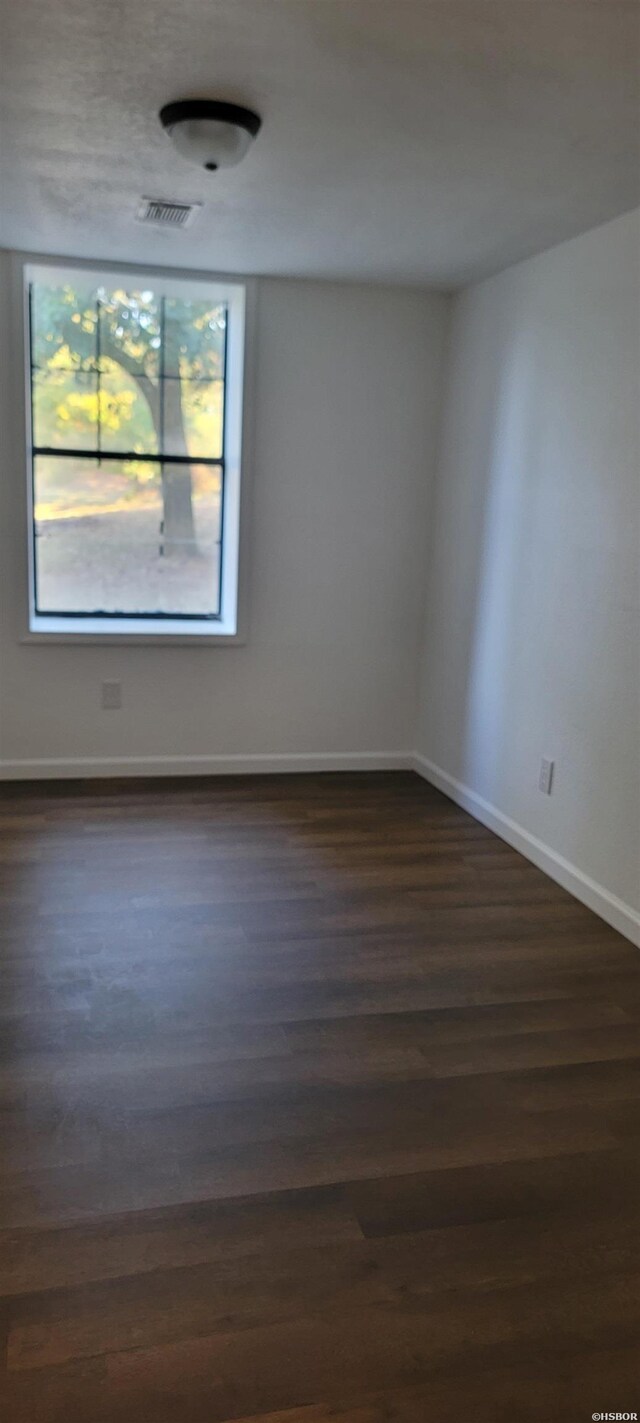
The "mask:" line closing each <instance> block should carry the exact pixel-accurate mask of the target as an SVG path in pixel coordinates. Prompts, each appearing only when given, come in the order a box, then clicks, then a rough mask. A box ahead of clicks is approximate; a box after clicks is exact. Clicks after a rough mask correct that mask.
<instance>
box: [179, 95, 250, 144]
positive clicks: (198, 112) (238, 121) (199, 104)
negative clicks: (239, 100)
mask: <svg viewBox="0 0 640 1423" xmlns="http://www.w3.org/2000/svg"><path fill="white" fill-rule="evenodd" d="M188 119H215V120H217V121H218V123H225V124H235V125H236V126H237V127H238V128H244V129H246V131H247V133H250V134H251V137H252V138H255V136H256V134H257V133H259V132H260V129H261V127H262V119H261V118H260V116H259V114H256V113H254V111H253V109H245V108H243V106H242V104H228V103H226V101H225V100H224V99H176V101H175V103H172V104H165V105H164V107H163V108H162V109H161V110H160V123H161V124H162V127H163V128H165V129H169V130H171V129H172V128H173V127H174V125H175V124H179V123H184V122H185V121H187V120H188Z"/></svg>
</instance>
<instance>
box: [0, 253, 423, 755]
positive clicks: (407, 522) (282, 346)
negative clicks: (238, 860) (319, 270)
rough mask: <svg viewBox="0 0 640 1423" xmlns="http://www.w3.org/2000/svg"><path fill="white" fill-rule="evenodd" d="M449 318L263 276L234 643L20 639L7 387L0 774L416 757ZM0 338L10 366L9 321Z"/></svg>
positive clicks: (19, 549)
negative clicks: (241, 638) (42, 642)
mask: <svg viewBox="0 0 640 1423" xmlns="http://www.w3.org/2000/svg"><path fill="white" fill-rule="evenodd" d="M2 255H3V259H4V267H5V275H6V268H7V267H8V254H2ZM3 287H6V282H3ZM446 314H447V300H446V299H445V298H444V297H442V296H430V295H428V294H426V293H420V292H416V291H413V290H402V289H397V288H396V289H385V288H377V287H367V286H350V285H334V284H330V283H313V282H297V281H273V280H268V281H263V282H260V283H259V290H258V329H257V353H256V354H257V390H256V397H255V407H256V408H255V426H254V440H255V451H256V455H255V469H254V479H253V510H252V518H251V531H250V549H249V560H248V561H249V567H250V582H251V587H250V597H249V630H248V641H247V645H246V646H242V647H224V648H199V647H198V648H195V649H194V648H191V647H189V648H187V647H185V648H164V649H162V648H156V647H142V646H141V647H135V648H131V647H104V646H103V647H99V646H98V647H95V646H90V647H81V648H79V647H70V646H58V645H56V646H49V647H42V646H34V645H21V643H20V636H21V633H22V632H23V624H22V618H21V614H22V604H23V601H24V600H23V597H22V594H23V588H22V583H23V581H24V578H23V573H22V563H23V557H22V555H23V538H24V528H23V517H22V514H21V505H22V481H23V480H24V479H25V468H24V447H23V440H22V432H21V429H20V424H19V421H18V420H17V418H16V409H15V399H14V397H13V395H12V387H11V383H10V379H9V380H7V382H5V385H4V401H5V405H4V409H3V410H2V428H3V431H4V438H3V441H2V454H1V459H2V466H1V470H0V496H1V498H2V509H1V512H0V540H1V543H0V566H1V585H0V586H1V593H2V616H1V621H0V762H1V763H2V764H1V765H0V773H4V774H5V775H17V774H25V773H31V774H42V773H46V772H47V770H50V771H54V772H57V773H58V774H60V773H62V772H63V771H64V772H65V773H72V772H73V770H74V769H77V770H79V771H82V770H85V771H86V769H87V768H88V766H87V763H88V762H91V760H93V759H94V758H98V761H99V762H100V765H99V766H98V768H97V769H110V768H111V769H113V770H116V771H117V770H119V769H126V762H125V761H124V760H123V758H133V760H132V765H131V769H135V768H136V765H137V763H138V762H139V761H141V759H142V758H167V759H166V762H165V763H164V764H166V767H167V769H169V768H171V767H173V766H174V765H176V767H177V768H178V769H180V768H181V767H182V766H184V768H185V769H194V763H193V762H187V761H181V759H180V758H188V757H195V758H199V760H200V761H201V762H202V764H203V766H204V768H205V769H206V768H207V766H210V768H211V769H213V770H215V769H219V768H220V764H221V763H216V762H215V759H214V758H215V757H233V756H241V757H244V756H254V757H259V756H265V755H269V754H272V753H276V754H279V755H282V756H285V757H288V758H291V757H295V756H296V755H297V754H301V753H309V754H311V755H314V754H320V755H321V756H323V755H324V756H329V757H333V758H336V757H337V761H336V764H341V762H340V757H341V756H343V757H344V763H345V764H352V763H353V764H357V758H358V756H362V755H363V754H365V753H375V754H376V756H378V757H379V760H380V763H381V764H383V763H384V761H385V758H386V759H388V758H389V757H393V756H394V755H396V754H398V753H406V752H410V751H411V749H412V745H413V734H414V725H415V715H416V687H415V666H416V659H417V655H418V648H419V638H420V627H421V598H420V597H417V596H416V592H417V590H421V589H422V586H423V580H424V554H423V541H424V536H425V519H426V508H427V500H428V493H429V490H428V480H427V481H426V482H425V477H424V475H425V468H427V469H429V467H430V464H431V461H432V454H433V450H434V431H435V421H436V412H437V409H438V404H439V395H440V392H439V380H440V371H441V354H442V344H443V334H444V328H445V321H446ZM0 333H2V336H1V339H3V341H4V346H5V349H4V350H3V351H2V365H3V368H4V370H5V373H6V375H7V376H8V377H10V375H11V368H12V366H13V367H15V363H16V362H17V361H19V360H20V359H21V357H20V355H19V352H18V349H17V345H18V336H17V334H16V333H15V332H14V334H13V336H12V337H9V335H8V319H7V315H6V313H4V314H3V317H2V320H1V322H0ZM103 678H106V679H112V678H119V679H121V680H122V683H123V693H124V707H123V710H122V711H121V712H116V713H114V712H103V711H101V710H100V709H99V692H100V682H101V680H102V679H103ZM212 758H213V759H212ZM48 761H53V762H55V763H56V764H54V765H53V766H49V767H47V765H46V764H44V763H46V762H48ZM59 762H62V763H63V764H62V765H60V764H58V763H59ZM233 764H234V763H232V762H231V763H230V765H231V766H233ZM258 764H259V763H256V765H258ZM294 764H295V762H294ZM307 764H308V763H307ZM222 768H224V767H222ZM89 769H90V766H89ZM151 769H155V763H153V764H152V765H151Z"/></svg>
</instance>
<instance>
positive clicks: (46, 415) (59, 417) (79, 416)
mask: <svg viewBox="0 0 640 1423" xmlns="http://www.w3.org/2000/svg"><path fill="white" fill-rule="evenodd" d="M97 379H98V378H97V375H96V374H94V373H93V372H88V371H71V370H59V369H53V370H48V371H45V370H39V371H34V373H33V384H32V398H33V439H34V444H36V445H49V446H53V448H55V449H68V450H82V449H84V450H94V449H97V447H98V385H97Z"/></svg>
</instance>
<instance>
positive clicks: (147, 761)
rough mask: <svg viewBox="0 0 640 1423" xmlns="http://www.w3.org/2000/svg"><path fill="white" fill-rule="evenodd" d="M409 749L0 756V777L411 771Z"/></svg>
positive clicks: (9, 779)
mask: <svg viewBox="0 0 640 1423" xmlns="http://www.w3.org/2000/svg"><path fill="white" fill-rule="evenodd" d="M410 770H413V756H412V755H411V753H410V752H409V751H318V752H306V751H303V752H296V753H294V754H293V755H288V754H281V753H273V754H272V753H266V754H265V755H263V756H253V755H252V756H242V755H240V756H237V755H234V756H81V757H65V756H60V757H57V756H53V757H45V758H43V759H41V760H40V759H39V760H24V761H20V760H12V761H0V781H45V780H47V781H51V780H67V779H86V778H90V779H91V778H93V777H94V776H95V777H103V776H105V777H106V776H255V775H260V776H264V775H277V774H280V775H282V774H285V773H286V774H293V773H295V772H296V771H297V772H307V773H308V772H310V771H410Z"/></svg>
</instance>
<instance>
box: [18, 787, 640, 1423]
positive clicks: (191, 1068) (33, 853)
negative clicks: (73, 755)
mask: <svg viewBox="0 0 640 1423" xmlns="http://www.w3.org/2000/svg"><path fill="white" fill-rule="evenodd" d="M0 906H1V910H2V926H1V933H0V1028H1V1048H0V1053H1V1056H0V1118H1V1122H2V1141H1V1148H0V1220H1V1223H2V1233H1V1235H0V1330H1V1332H2V1339H3V1357H2V1365H1V1368H0V1414H2V1416H3V1417H4V1418H5V1419H6V1420H7V1423H54V1420H55V1423H223V1420H224V1423H227V1420H230V1419H237V1420H243V1423H467V1420H469V1423H521V1420H522V1421H523V1423H526V1421H527V1420H528V1423H583V1420H585V1423H586V1420H587V1419H589V1418H591V1416H592V1414H596V1413H598V1412H600V1413H602V1414H604V1413H605V1412H607V1411H610V1412H614V1411H616V1410H619V1411H628V1412H632V1411H633V1410H638V1412H640V1388H639V1387H638V1375H639V1368H638V1363H639V1355H638V1347H639V1338H640V1328H639V1326H640V1253H639V1248H638V1247H639V1245H640V1220H639V1208H638V1207H639V1201H640V1018H639V1015H640V954H639V953H638V950H637V949H634V948H633V947H632V946H631V945H630V944H628V943H627V942H626V941H625V940H624V939H622V938H621V937H619V936H618V935H617V934H615V933H614V932H613V930H611V929H609V928H607V927H606V925H604V924H603V923H602V922H601V921H600V920H599V919H597V918H596V917H595V916H594V915H593V914H590V913H589V912H588V910H586V909H585V908H583V907H582V906H581V905H580V904H578V903H577V902H576V901H574V900H573V899H571V898H570V897H569V895H567V894H565V893H564V892H563V891H562V890H560V889H559V888H558V887H557V886H556V885H554V884H553V883H551V881H549V880H548V879H546V878H545V876H544V875H543V874H541V873H540V872H539V871H537V870H536V869H534V868H533V867H532V866H531V865H530V864H528V863H527V862H526V861H525V860H523V859H522V858H521V857H520V856H518V855H517V854H516V853H515V852H514V851H513V850H511V849H510V848H509V847H508V846H507V845H505V844H503V843H502V842H501V841H500V840H498V839H496V838H495V837H494V836H492V835H491V834H490V833H489V832H488V831H486V830H484V829H483V828H482V827H481V826H480V825H478V824H477V823H476V822H475V821H474V820H472V819H470V818H469V817H468V816H467V815H465V814H464V813H463V812H462V811H460V810H458V809H456V808H455V807H454V806H453V805H452V804H450V802H448V801H447V800H446V799H445V798H444V797H442V796H440V795H439V794H438V793H437V792H436V791H433V790H431V789H430V788H429V787H428V786H427V785H425V784H424V782H422V781H420V780H419V779H418V778H417V777H414V776H413V775H410V774H408V773H407V774H404V773H402V774H389V775H385V774H382V775H341V776H330V775H325V776H308V777H303V776H300V777H282V778H280V777H278V778H269V777H266V778H263V779H243V780H233V781H232V780H223V781H218V782H204V781H203V782H188V781H183V782H180V783H175V782H173V783H168V782H159V783H158V782H157V783H153V784H149V785H146V786H144V785H135V786H134V785H132V784H131V783H122V782H121V783H119V784H117V785H116V784H113V783H102V784H91V785H90V784H84V785H78V786H71V785H58V786H55V785H49V786H47V787H42V786H23V787H6V786H5V787H4V788H3V790H2V792H1V793H0ZM3 1410H4V1412H3Z"/></svg>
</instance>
